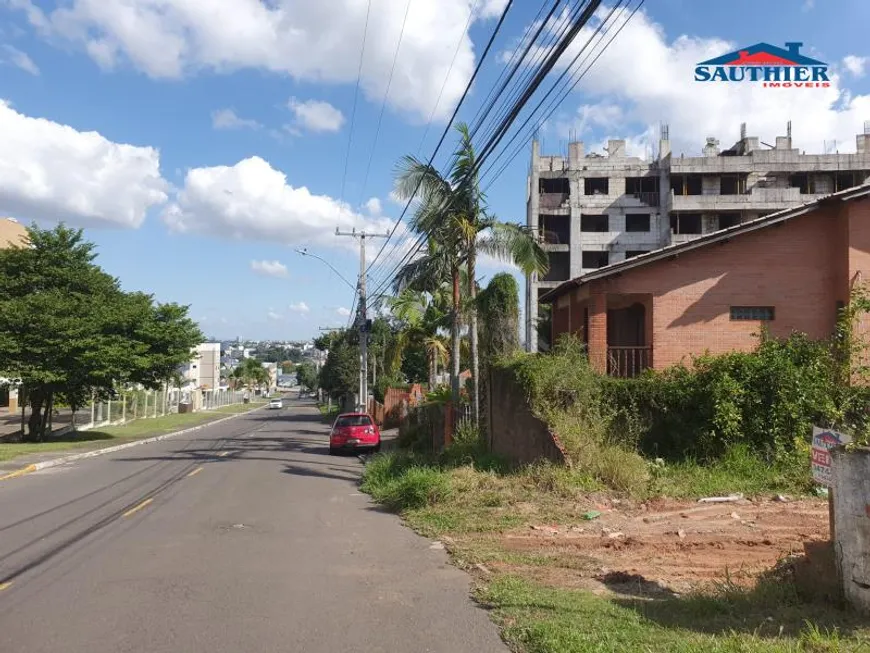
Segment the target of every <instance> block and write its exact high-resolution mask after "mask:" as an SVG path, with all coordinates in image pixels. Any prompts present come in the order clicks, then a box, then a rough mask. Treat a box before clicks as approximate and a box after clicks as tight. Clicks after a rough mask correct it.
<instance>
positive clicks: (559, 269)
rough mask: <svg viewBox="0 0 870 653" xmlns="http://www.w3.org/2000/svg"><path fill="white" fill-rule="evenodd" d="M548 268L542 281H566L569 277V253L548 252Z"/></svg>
mask: <svg viewBox="0 0 870 653" xmlns="http://www.w3.org/2000/svg"><path fill="white" fill-rule="evenodd" d="M549 262H550V269H549V270H547V273H546V274H545V275H544V279H543V280H544V281H567V280H568V279H570V278H571V255H570V253H569V252H549Z"/></svg>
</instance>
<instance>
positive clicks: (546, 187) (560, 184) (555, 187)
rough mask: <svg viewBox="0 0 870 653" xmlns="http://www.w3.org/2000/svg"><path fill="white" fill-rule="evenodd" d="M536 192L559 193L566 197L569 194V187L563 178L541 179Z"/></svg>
mask: <svg viewBox="0 0 870 653" xmlns="http://www.w3.org/2000/svg"><path fill="white" fill-rule="evenodd" d="M538 190H539V192H541V193H561V194H562V195H568V194H570V192H571V186H570V184H569V183H568V180H567V179H566V178H565V177H560V178H558V179H545V178H543V177H542V178H541V179H539V180H538Z"/></svg>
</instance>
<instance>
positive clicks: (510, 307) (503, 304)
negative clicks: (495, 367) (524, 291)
mask: <svg viewBox="0 0 870 653" xmlns="http://www.w3.org/2000/svg"><path fill="white" fill-rule="evenodd" d="M477 310H478V312H479V314H480V319H481V322H482V323H483V331H482V333H483V338H482V339H481V342H480V353H481V358H482V360H483V361H484V364H486V363H488V362H489V361H492V360H493V359H494V358H497V357H499V356H504V355H507V354H511V353H513V352H514V351H516V350H517V349H519V346H520V343H519V320H520V289H519V285H518V284H517V280H516V279H514V277H513V275H511V274H508V273H506V272H500V273H499V274H496V275H495V276H493V278H492V279H490V281H489V284H488V285H487V286H486V288H484V289H483V290H482V291H481V292H480V294H479V295H478V296H477Z"/></svg>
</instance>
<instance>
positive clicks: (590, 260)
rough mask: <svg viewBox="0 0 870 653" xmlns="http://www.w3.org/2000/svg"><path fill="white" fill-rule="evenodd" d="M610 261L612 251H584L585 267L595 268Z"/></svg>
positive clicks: (585, 268) (601, 266)
mask: <svg viewBox="0 0 870 653" xmlns="http://www.w3.org/2000/svg"><path fill="white" fill-rule="evenodd" d="M608 263H610V252H583V263H582V265H583V269H584V270H595V269H598V268H603V267H604V266H605V265H607V264H608Z"/></svg>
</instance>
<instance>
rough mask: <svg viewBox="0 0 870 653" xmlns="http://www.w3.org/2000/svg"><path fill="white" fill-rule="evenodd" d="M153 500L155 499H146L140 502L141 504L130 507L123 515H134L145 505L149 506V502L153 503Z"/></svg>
mask: <svg viewBox="0 0 870 653" xmlns="http://www.w3.org/2000/svg"><path fill="white" fill-rule="evenodd" d="M152 501H154V499H145V501H143V502H142V503H140V504H139V505H138V506H136V507H135V508H130V510H128V511H127V512H125V513H124V514H123V515H122V516H123V517H129V516H130V515H132V514H134V513H137V512H139V511H140V510H142V508H144V507H145V506H147V505H148V504H149V503H151V502H152Z"/></svg>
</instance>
